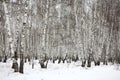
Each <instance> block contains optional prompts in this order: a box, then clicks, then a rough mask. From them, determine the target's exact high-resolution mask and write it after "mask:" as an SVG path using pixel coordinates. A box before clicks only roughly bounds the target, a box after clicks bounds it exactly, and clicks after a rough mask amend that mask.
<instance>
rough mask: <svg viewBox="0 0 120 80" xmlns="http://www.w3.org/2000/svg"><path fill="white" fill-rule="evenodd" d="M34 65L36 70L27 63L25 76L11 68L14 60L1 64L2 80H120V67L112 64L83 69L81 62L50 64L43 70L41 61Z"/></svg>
mask: <svg viewBox="0 0 120 80" xmlns="http://www.w3.org/2000/svg"><path fill="white" fill-rule="evenodd" d="M34 63H35V65H34V69H32V65H31V64H30V63H25V64H24V74H21V73H18V72H14V70H13V69H12V68H11V66H12V60H8V61H7V63H2V62H0V80H120V67H119V69H118V66H116V65H111V64H109V65H107V66H105V65H100V66H93V65H92V67H91V68H82V67H81V66H80V65H81V63H80V62H76V63H74V62H72V63H70V64H68V63H64V64H63V63H60V64H57V63H55V64H53V63H52V62H49V63H48V68H47V69H41V68H40V64H39V61H37V60H36V61H34Z"/></svg>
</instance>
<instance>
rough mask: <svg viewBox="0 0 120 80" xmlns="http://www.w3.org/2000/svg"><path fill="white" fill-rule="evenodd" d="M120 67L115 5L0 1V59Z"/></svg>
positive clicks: (114, 0)
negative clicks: (20, 57)
mask: <svg viewBox="0 0 120 80" xmlns="http://www.w3.org/2000/svg"><path fill="white" fill-rule="evenodd" d="M14 52H17V54H18V55H20V54H23V55H24V57H26V56H29V57H31V58H36V59H41V58H47V59H53V60H54V59H55V58H59V59H64V58H65V57H68V58H69V59H74V58H75V59H77V58H78V59H79V60H81V61H84V60H88V62H89V60H90V61H92V60H94V61H102V62H104V64H107V61H110V62H113V63H114V62H116V63H120V0H0V56H1V57H3V56H8V57H12V56H13V55H14Z"/></svg>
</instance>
